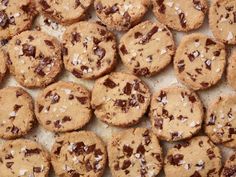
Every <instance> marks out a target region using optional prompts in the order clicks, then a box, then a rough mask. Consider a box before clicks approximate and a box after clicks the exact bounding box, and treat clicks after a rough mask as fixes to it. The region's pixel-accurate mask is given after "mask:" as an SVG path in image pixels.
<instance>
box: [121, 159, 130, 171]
mask: <svg viewBox="0 0 236 177" xmlns="http://www.w3.org/2000/svg"><path fill="white" fill-rule="evenodd" d="M130 165H131V161H130V160H124V162H123V165H122V167H121V169H122V170H125V169H127V168H129V167H130Z"/></svg>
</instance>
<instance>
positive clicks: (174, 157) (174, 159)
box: [167, 154, 184, 166]
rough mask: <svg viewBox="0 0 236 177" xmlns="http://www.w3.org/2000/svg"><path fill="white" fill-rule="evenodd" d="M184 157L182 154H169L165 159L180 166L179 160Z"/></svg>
mask: <svg viewBox="0 0 236 177" xmlns="http://www.w3.org/2000/svg"><path fill="white" fill-rule="evenodd" d="M183 159H184V156H183V155H182V154H175V155H169V156H168V157H167V160H168V161H169V163H170V164H171V165H174V166H180V162H181V161H182V160H183Z"/></svg>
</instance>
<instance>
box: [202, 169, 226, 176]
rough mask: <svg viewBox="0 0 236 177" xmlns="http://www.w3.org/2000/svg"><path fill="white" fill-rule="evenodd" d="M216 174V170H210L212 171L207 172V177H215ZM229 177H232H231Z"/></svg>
mask: <svg viewBox="0 0 236 177" xmlns="http://www.w3.org/2000/svg"><path fill="white" fill-rule="evenodd" d="M214 174H217V173H216V169H215V168H213V169H210V170H209V171H208V172H207V177H211V176H214ZM229 177H230V176H229Z"/></svg>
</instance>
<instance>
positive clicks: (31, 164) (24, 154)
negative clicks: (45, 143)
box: [0, 139, 50, 177]
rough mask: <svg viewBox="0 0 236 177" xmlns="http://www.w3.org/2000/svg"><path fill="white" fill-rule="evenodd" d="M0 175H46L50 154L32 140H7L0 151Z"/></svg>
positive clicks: (37, 176) (5, 176)
mask: <svg viewBox="0 0 236 177" xmlns="http://www.w3.org/2000/svg"><path fill="white" fill-rule="evenodd" d="M0 159H1V160H0V171H1V177H13V176H15V177H18V176H22V177H33V176H35V177H48V173H49V169H50V156H49V154H48V152H47V151H46V150H44V148H43V147H42V146H41V145H40V144H38V143H36V142H34V141H32V140H26V139H18V140H14V141H7V142H5V144H4V145H3V147H2V148H1V151H0Z"/></svg>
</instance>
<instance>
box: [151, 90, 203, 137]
mask: <svg viewBox="0 0 236 177" xmlns="http://www.w3.org/2000/svg"><path fill="white" fill-rule="evenodd" d="M203 115H204V111H203V105H202V103H201V101H200V99H199V98H198V96H197V95H196V94H195V93H194V92H193V91H190V90H188V89H186V88H184V87H180V86H172V87H168V88H163V89H161V90H159V91H158V92H156V93H155V94H154V95H153V96H152V100H151V106H150V112H149V116H150V118H151V125H152V130H153V132H154V133H155V134H156V135H157V137H158V138H160V139H162V140H166V141H178V140H182V139H186V138H190V137H192V136H193V135H194V134H196V133H197V132H199V130H200V129H201V125H202V120H203Z"/></svg>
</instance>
